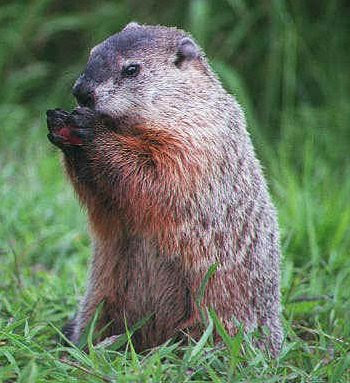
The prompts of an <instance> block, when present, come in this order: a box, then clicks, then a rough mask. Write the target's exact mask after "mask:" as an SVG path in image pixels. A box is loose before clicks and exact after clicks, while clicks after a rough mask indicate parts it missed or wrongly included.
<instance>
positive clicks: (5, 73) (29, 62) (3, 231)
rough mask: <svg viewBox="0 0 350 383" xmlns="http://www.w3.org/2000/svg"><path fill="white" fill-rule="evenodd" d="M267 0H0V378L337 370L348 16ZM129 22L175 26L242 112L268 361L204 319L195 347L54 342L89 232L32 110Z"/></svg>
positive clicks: (348, 302) (341, 338) (60, 97)
mask: <svg viewBox="0 0 350 383" xmlns="http://www.w3.org/2000/svg"><path fill="white" fill-rule="evenodd" d="M268 3H269V6H267V5H266V3H265V2H260V3H259V4H260V5H255V6H252V5H250V4H248V2H247V1H244V0H241V1H233V0H226V1H224V0H222V1H215V2H214V1H213V2H211V1H204V0H203V1H199V0H197V1H187V2H185V4H186V6H184V5H183V4H184V3H183V2H181V3H180V2H174V3H172V5H169V6H167V7H165V6H162V5H159V6H157V7H155V5H154V2H153V1H151V0H149V1H145V3H144V6H143V7H142V9H141V8H138V7H137V6H135V5H132V3H131V5H130V4H129V3H127V2H119V3H116V2H112V1H101V2H99V5H96V4H95V2H93V1H87V2H86V4H85V6H84V8H82V7H81V5H79V4H81V3H79V2H77V1H71V2H64V1H63V2H59V3H58V2H53V1H50V0H41V1H39V0H36V1H32V2H28V4H27V3H26V2H21V1H19V0H18V1H13V2H9V3H8V4H7V5H6V4H5V5H1V6H0V20H1V23H0V32H1V36H2V41H3V42H2V44H1V45H0V53H1V54H0V80H1V83H2V91H1V93H0V121H1V125H0V264H1V266H0V275H1V278H0V381H1V382H14V381H18V382H35V383H36V382H99V381H101V382H104V381H105V382H188V381H191V382H202V381H213V382H263V383H265V382H334V383H338V382H348V381H350V324H349V318H350V316H349V313H350V294H349V291H350V202H349V197H350V157H349V147H350V134H349V131H350V129H349V128H350V109H349V107H348V105H349V102H350V92H349V89H350V79H349V76H348V67H347V63H348V62H349V60H348V59H349V53H348V49H346V47H347V46H348V43H349V37H350V36H349V34H348V33H347V26H348V24H347V20H349V19H350V15H349V11H348V10H346V8H345V6H344V5H343V3H342V2H341V1H335V0H334V1H327V2H326V1H324V2H319V4H318V6H317V8H312V7H311V6H308V5H307V4H306V2H302V1H295V2H293V3H291V4H290V3H288V2H284V1H277V0H276V1H271V2H268ZM130 19H137V20H139V21H145V22H152V23H166V24H177V25H181V26H184V27H186V28H187V29H188V30H191V31H192V33H193V34H194V35H195V36H196V38H197V39H198V40H199V41H200V43H201V44H202V45H203V47H204V48H205V50H206V52H208V55H209V57H210V58H212V60H211V61H212V64H213V66H214V68H215V70H216V71H217V72H218V73H219V75H220V77H221V78H222V80H223V83H224V84H225V86H226V88H227V89H228V90H229V91H231V92H232V93H234V94H236V95H237V98H238V99H239V100H240V102H241V103H242V104H243V106H244V108H245V110H246V115H247V118H248V122H249V128H250V131H251V134H252V138H253V141H254V144H255V146H256V148H257V152H258V155H259V158H261V160H262V162H263V165H264V168H265V173H266V175H267V178H268V180H269V184H270V189H271V193H272V196H273V198H274V201H275V203H276V205H277V207H278V212H279V221H280V226H281V234H282V249H283V262H282V298H283V307H284V310H283V318H284V327H285V333H286V339H285V343H284V346H283V350H282V353H281V355H280V357H279V358H277V359H276V360H271V359H269V358H268V357H267V356H266V355H264V354H262V353H261V352H260V351H258V350H256V349H254V348H253V346H252V342H251V337H252V335H248V336H237V337H235V338H233V339H231V338H229V337H225V334H223V335H224V340H225V342H224V345H223V347H219V348H217V347H214V346H213V345H212V343H211V336H210V335H211V332H212V330H213V328H215V327H218V326H219V324H218V323H217V321H216V320H215V317H212V319H211V321H209V323H208V326H207V330H206V331H205V332H204V335H203V338H202V339H201V340H200V341H199V342H198V343H196V342H192V343H191V344H189V345H179V344H176V343H174V342H173V341H169V342H168V343H167V344H165V345H163V346H161V347H159V348H157V349H154V350H151V351H149V352H146V353H143V354H136V353H135V352H134V351H133V348H132V342H130V341H128V336H127V337H126V340H127V349H126V351H125V350H124V349H123V348H119V349H116V345H114V346H113V345H112V346H103V345H100V346H98V347H96V346H93V345H91V344H89V346H88V347H87V349H85V350H82V349H77V348H75V347H73V346H71V347H65V348H63V346H61V345H60V344H59V343H57V339H58V337H59V333H58V330H57V329H60V328H61V326H62V325H63V324H64V322H65V320H66V319H67V318H68V317H69V316H70V315H71V314H72V313H73V312H74V310H75V307H76V304H77V298H78V297H79V296H80V295H81V294H82V292H83V290H84V283H85V280H86V272H87V266H88V260H89V254H90V244H89V237H88V232H87V227H86V217H85V213H84V212H83V211H81V209H80V207H79V204H78V202H77V200H76V198H75V197H74V194H73V191H72V189H71V187H70V185H69V183H68V182H67V180H65V178H64V176H63V172H62V170H61V167H60V164H59V162H60V161H59V154H58V153H57V152H56V151H55V150H53V149H51V147H50V145H49V143H48V142H47V140H46V126H45V119H44V113H45V111H46V109H48V108H50V107H56V106H62V107H70V106H72V105H73V100H72V98H69V97H67V95H68V94H69V92H70V90H69V88H70V85H71V82H72V81H73V79H74V78H75V77H76V76H77V74H78V73H79V71H80V70H81V68H82V66H83V64H84V61H85V60H86V54H87V51H88V47H89V46H90V47H91V46H92V45H94V43H95V42H96V41H99V40H101V39H103V38H104V37H105V36H106V35H108V34H110V33H112V32H114V31H116V30H118V29H119V28H120V26H121V25H123V24H125V23H126V22H127V21H128V20H130ZM330 31H332V33H330ZM72 36H73V37H74V38H72ZM218 42H220V43H219V44H218ZM131 340H132V337H131ZM89 343H90V342H89Z"/></svg>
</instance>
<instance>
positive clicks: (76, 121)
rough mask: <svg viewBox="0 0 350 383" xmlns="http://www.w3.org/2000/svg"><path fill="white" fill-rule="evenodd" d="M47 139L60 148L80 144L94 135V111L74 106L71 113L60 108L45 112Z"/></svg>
mask: <svg viewBox="0 0 350 383" xmlns="http://www.w3.org/2000/svg"><path fill="white" fill-rule="evenodd" d="M46 115H47V127H48V129H49V134H48V135H47V137H48V139H49V140H50V141H51V142H52V143H53V144H54V145H56V146H58V147H60V148H61V149H63V148H66V147H72V146H82V145H84V144H85V143H87V142H89V141H91V140H92V138H93V136H94V129H93V127H94V123H95V113H94V112H93V111H92V110H91V109H88V108H76V109H75V110H74V111H73V112H72V113H68V112H65V111H64V110H62V109H50V110H48V111H47V112H46Z"/></svg>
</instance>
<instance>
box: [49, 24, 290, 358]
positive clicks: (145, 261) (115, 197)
mask: <svg viewBox="0 0 350 383" xmlns="http://www.w3.org/2000/svg"><path fill="white" fill-rule="evenodd" d="M184 38H185V39H188V40H186V41H185V43H183V46H184V45H185V48H183V46H182V47H181V52H180V53H181V54H180V53H179V51H180V48H179V46H181V45H179V44H181V41H184V40H183V39H184ZM192 44H193V45H192ZM101 60H102V61H101ZM130 60H141V62H142V67H141V72H140V74H139V75H138V77H135V78H134V79H127V80H125V79H123V78H122V77H118V76H119V75H118V73H119V71H120V68H121V66H122V65H123V62H124V61H125V62H129V61H130ZM96 63H97V64H96ZM101 73H102V74H103V76H102V74H101ZM108 73H109V74H110V75H108ZM113 73H116V74H115V75H112V74H113ZM113 76H114V77H113ZM152 76H153V77H152ZM111 77H113V81H112V80H111ZM81 83H84V86H89V87H90V91H91V94H92V95H93V96H92V97H93V100H94V105H93V108H94V110H95V111H96V113H97V114H108V115H109V118H110V119H111V120H112V123H111V124H106V123H104V122H103V119H101V120H98V119H97V122H96V121H95V123H94V124H93V127H92V128H91V129H92V130H93V133H94V134H93V139H90V140H87V141H86V142H85V143H84V144H82V145H80V146H77V147H74V145H73V143H72V142H71V143H69V142H68V144H71V146H70V147H69V150H68V149H67V150H65V149H64V153H65V166H66V169H67V172H68V175H69V177H70V179H71V181H72V183H73V185H74V188H75V190H76V191H77V193H78V195H79V198H80V200H81V201H82V203H83V204H84V205H85V206H86V207H87V210H88V215H89V221H90V224H91V229H92V238H93V242H94V256H93V260H92V264H91V268H90V278H89V283H88V288H87V292H86V294H85V297H84V299H83V301H82V303H81V305H80V310H79V312H78V314H77V316H76V318H75V321H74V328H73V334H72V336H71V339H72V340H73V341H78V339H79V337H80V335H81V332H82V329H83V328H84V326H85V325H86V323H87V322H88V321H89V319H90V318H91V316H92V314H93V312H94V311H95V309H96V306H97V305H98V304H99V303H100V302H101V300H104V301H105V305H104V310H103V315H102V322H101V323H106V322H108V321H112V325H111V326H110V327H109V330H108V332H107V334H106V335H114V334H118V333H121V332H124V330H125V328H124V320H125V319H126V320H127V323H128V324H129V325H130V326H131V325H132V324H133V323H135V322H137V321H138V320H140V319H142V317H144V316H147V315H149V314H152V315H153V316H152V319H151V320H150V322H149V323H147V324H146V325H145V326H144V327H143V328H142V329H141V330H140V331H139V332H138V333H137V334H136V335H135V338H134V342H135V346H136V348H137V350H143V349H146V348H149V347H153V346H155V345H158V344H161V343H162V342H164V341H166V340H167V339H168V338H170V337H172V336H175V335H176V334H177V333H178V332H179V331H180V330H183V331H185V332H188V333H189V334H190V335H192V336H194V337H198V336H199V335H200V331H199V328H200V327H199V313H198V309H197V307H196V304H195V298H196V296H197V293H198V288H199V286H200V283H201V281H202V279H203V277H204V276H205V274H206V272H207V270H208V268H209V267H210V265H212V264H213V263H217V265H218V271H217V272H216V274H215V275H214V276H213V277H212V278H211V279H210V281H209V283H208V286H207V289H206V292H205V295H204V299H203V303H202V304H203V306H209V307H212V308H214V309H215V310H216V312H217V314H218V316H219V318H220V319H221V320H222V322H223V324H224V325H225V327H226V329H227V330H228V332H229V333H230V334H231V335H234V334H235V333H236V331H237V328H236V325H235V322H234V320H233V318H235V319H236V320H238V321H239V322H241V323H243V324H244V328H245V329H246V330H247V331H249V330H253V329H255V328H258V327H262V326H266V327H267V328H268V329H269V331H270V335H269V336H268V338H267V339H266V340H265V343H266V345H267V347H268V348H269V350H270V351H271V352H272V353H273V354H276V353H277V352H278V350H279V349H280V345H281V340H282V330H281V325H280V319H279V310H280V303H279V244H278V227H277V223H276V215H275V210H274V207H273V205H272V203H271V201H270V198H269V195H268V192H267V188H266V184H265V181H264V178H263V175H262V172H261V169H260V165H259V163H258V161H257V159H256V158H255V155H254V151H253V148H252V145H251V141H250V139H249V136H248V134H247V132H246V129H245V122H244V117H243V115H242V112H241V109H240V107H239V106H238V104H237V103H236V102H235V101H234V99H233V98H232V97H231V96H229V95H228V94H227V93H226V92H225V91H224V90H223V88H222V87H221V84H220V83H219V81H218V80H217V79H216V77H215V75H214V74H213V73H212V72H211V70H210V67H209V66H208V64H207V62H206V60H205V57H204V54H203V53H202V52H201V51H200V49H199V48H198V46H197V45H196V44H195V43H194V42H193V41H192V40H190V38H188V37H186V34H185V33H184V32H182V31H179V30H176V29H170V28H165V27H150V26H139V25H137V24H136V25H135V24H132V25H130V26H129V27H127V28H126V29H124V30H123V31H122V32H121V33H120V34H117V35H115V36H112V37H111V38H110V39H108V40H106V41H105V42H104V43H102V44H100V45H99V46H97V47H96V48H94V50H93V51H92V53H91V57H90V59H89V63H88V67H87V69H86V71H85V72H84V74H83V76H82V77H81V78H80V80H79V81H78V85H79V86H81ZM84 99H86V97H85V98H84ZM78 100H79V98H78ZM90 101H91V100H90ZM90 101H89V102H90ZM89 106H90V105H89ZM81 113H83V112H81ZM86 129H90V127H89V128H88V127H86ZM53 133H54V132H52V134H53ZM56 134H58V133H57V132H56ZM63 146H64V145H63ZM68 146H69V145H68ZM68 146H67V148H68Z"/></svg>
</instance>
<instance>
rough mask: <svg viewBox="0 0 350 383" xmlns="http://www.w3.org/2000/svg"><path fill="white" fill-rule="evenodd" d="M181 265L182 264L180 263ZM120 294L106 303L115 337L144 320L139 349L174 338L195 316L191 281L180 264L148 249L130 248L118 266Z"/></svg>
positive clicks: (136, 341)
mask: <svg viewBox="0 0 350 383" xmlns="http://www.w3.org/2000/svg"><path fill="white" fill-rule="evenodd" d="M177 263H178V262H177ZM115 274H116V277H117V280H116V290H117V291H116V294H115V296H114V297H113V300H112V301H107V302H106V310H107V312H108V317H109V319H110V320H111V321H112V323H113V324H112V326H111V328H110V330H111V334H113V335H114V334H120V333H124V332H125V326H124V323H125V319H126V321H127V325H128V328H129V329H130V328H131V327H132V326H133V325H135V324H136V323H137V322H139V321H141V320H142V319H144V318H145V319H147V318H148V320H147V322H146V324H144V325H143V326H142V328H141V329H140V330H139V331H137V333H136V334H135V335H134V336H133V342H134V345H135V348H136V349H144V348H148V347H153V346H156V345H158V344H160V343H162V342H165V341H166V340H167V339H169V338H170V337H172V336H174V334H175V333H176V330H179V329H181V328H182V327H183V324H184V323H185V322H187V321H188V320H189V318H190V317H191V314H192V304H193V302H191V298H190V293H189V289H188V284H187V283H188V282H187V281H186V278H185V277H184V273H183V271H181V270H179V267H178V265H177V264H176V262H174V261H172V260H170V259H166V258H165V257H164V256H158V254H157V252H156V251H155V250H151V249H145V247H144V246H137V247H133V248H129V249H128V250H127V251H126V252H125V253H124V254H123V256H122V257H121V259H120V261H119V262H118V264H117V267H116V270H115Z"/></svg>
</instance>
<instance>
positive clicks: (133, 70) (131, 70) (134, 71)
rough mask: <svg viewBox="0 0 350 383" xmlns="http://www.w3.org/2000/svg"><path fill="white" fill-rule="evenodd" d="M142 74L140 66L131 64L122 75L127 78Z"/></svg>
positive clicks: (124, 69)
mask: <svg viewBox="0 0 350 383" xmlns="http://www.w3.org/2000/svg"><path fill="white" fill-rule="evenodd" d="M139 72H140V65H139V64H129V65H127V66H126V67H124V68H123V70H122V75H123V76H125V77H135V76H137V75H138V74H139Z"/></svg>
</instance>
